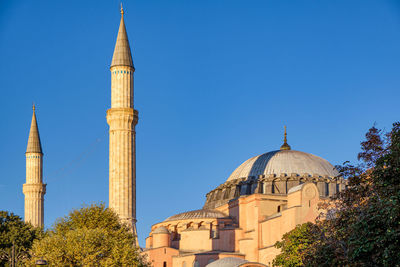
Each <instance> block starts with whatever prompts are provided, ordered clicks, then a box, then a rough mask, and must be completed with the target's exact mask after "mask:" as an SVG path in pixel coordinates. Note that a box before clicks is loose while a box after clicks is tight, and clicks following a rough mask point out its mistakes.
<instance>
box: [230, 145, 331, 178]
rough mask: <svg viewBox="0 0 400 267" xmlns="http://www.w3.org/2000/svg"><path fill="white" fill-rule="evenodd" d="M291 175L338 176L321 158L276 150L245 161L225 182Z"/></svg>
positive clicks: (299, 152)
mask: <svg viewBox="0 0 400 267" xmlns="http://www.w3.org/2000/svg"><path fill="white" fill-rule="evenodd" d="M292 173H295V174H298V175H303V174H306V173H307V174H310V175H319V176H326V175H327V176H330V177H336V176H337V175H338V172H337V170H336V169H335V168H334V167H333V165H332V164H330V163H329V162H328V161H327V160H325V159H323V158H321V157H318V156H315V155H313V154H310V153H305V152H301V151H296V150H276V151H271V152H268V153H265V154H262V155H259V156H256V157H252V158H250V159H248V160H246V161H245V162H243V163H242V164H241V165H240V166H239V167H237V168H236V170H235V171H233V173H232V174H231V175H230V176H229V178H228V180H227V181H232V180H235V179H238V178H243V177H250V176H254V177H258V176H259V175H269V174H275V175H278V176H279V175H281V174H286V175H291V174H292Z"/></svg>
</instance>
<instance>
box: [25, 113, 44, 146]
mask: <svg viewBox="0 0 400 267" xmlns="http://www.w3.org/2000/svg"><path fill="white" fill-rule="evenodd" d="M26 153H42V145H41V143H40V136H39V129H38V125H37V121H36V114H35V106H33V114H32V122H31V130H30V131H29V138H28V146H27V148H26Z"/></svg>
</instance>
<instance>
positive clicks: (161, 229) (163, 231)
mask: <svg viewBox="0 0 400 267" xmlns="http://www.w3.org/2000/svg"><path fill="white" fill-rule="evenodd" d="M153 234H169V231H168V229H167V228H166V227H164V226H160V227H158V228H157V229H156V230H154V231H153Z"/></svg>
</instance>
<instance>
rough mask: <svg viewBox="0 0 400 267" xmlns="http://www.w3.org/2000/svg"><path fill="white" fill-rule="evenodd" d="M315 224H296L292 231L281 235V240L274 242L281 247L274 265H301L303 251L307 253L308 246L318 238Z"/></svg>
mask: <svg viewBox="0 0 400 267" xmlns="http://www.w3.org/2000/svg"><path fill="white" fill-rule="evenodd" d="M316 227H317V226H316V225H315V224H313V223H310V222H308V223H304V224H302V225H297V226H296V228H294V229H293V230H292V231H290V232H288V233H286V234H284V235H283V237H282V241H278V242H276V244H275V247H276V248H279V249H281V252H282V253H281V254H279V255H278V256H277V257H276V258H275V259H274V261H273V263H272V264H273V265H274V266H284V267H295V266H303V258H304V253H307V251H308V249H309V248H310V246H311V245H312V244H313V243H314V242H315V241H316V240H317V239H318V236H317V235H316V232H317V231H316V229H314V228H316Z"/></svg>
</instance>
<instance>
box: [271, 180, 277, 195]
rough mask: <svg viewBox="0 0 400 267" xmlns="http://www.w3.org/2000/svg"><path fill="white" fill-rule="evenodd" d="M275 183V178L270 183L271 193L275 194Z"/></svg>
mask: <svg viewBox="0 0 400 267" xmlns="http://www.w3.org/2000/svg"><path fill="white" fill-rule="evenodd" d="M275 183H276V182H275V180H273V181H272V184H271V193H272V194H275V186H276V185H275Z"/></svg>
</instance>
